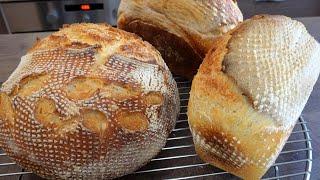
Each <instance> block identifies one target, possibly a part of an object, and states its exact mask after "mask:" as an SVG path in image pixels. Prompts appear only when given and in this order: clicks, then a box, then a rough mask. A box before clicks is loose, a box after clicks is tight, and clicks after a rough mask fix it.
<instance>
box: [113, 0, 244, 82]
mask: <svg viewBox="0 0 320 180" xmlns="http://www.w3.org/2000/svg"><path fill="white" fill-rule="evenodd" d="M242 20H243V16H242V13H241V11H240V9H239V8H238V6H237V3H236V1H234V0H159V1H154V0H122V1H121V3H120V6H119V11H118V27H119V28H121V29H125V30H126V31H130V32H134V33H136V34H138V35H139V36H141V37H142V38H143V39H144V40H147V41H148V42H150V43H151V44H152V45H153V46H155V47H156V48H157V49H158V50H159V51H160V53H161V54H162V57H163V58H164V60H165V61H166V63H167V64H168V66H169V68H170V70H171V71H172V72H173V73H176V74H179V75H183V76H187V77H190V78H192V77H193V75H194V74H195V73H196V71H197V69H198V68H199V65H200V64H201V62H202V60H203V58H204V56H205V54H206V53H207V51H208V50H209V49H210V47H211V45H212V43H213V39H214V38H215V37H217V36H220V35H222V34H223V33H226V32H228V31H229V30H230V29H232V28H234V27H235V26H236V25H237V24H238V23H239V22H242Z"/></svg>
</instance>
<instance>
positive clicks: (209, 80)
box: [188, 15, 320, 179]
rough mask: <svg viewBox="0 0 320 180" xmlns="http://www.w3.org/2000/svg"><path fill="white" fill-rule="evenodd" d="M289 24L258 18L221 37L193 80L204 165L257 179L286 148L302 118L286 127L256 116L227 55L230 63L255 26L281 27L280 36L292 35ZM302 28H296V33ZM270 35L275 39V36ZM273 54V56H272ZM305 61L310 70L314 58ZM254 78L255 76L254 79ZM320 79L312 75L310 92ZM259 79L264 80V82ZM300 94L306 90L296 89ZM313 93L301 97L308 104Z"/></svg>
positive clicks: (193, 122)
mask: <svg viewBox="0 0 320 180" xmlns="http://www.w3.org/2000/svg"><path fill="white" fill-rule="evenodd" d="M260 20H263V21H260ZM265 20H266V21H265ZM286 22H288V23H292V20H290V19H288V18H286V17H283V16H268V15H259V16H255V17H253V18H252V19H250V20H247V21H245V22H243V23H242V24H240V25H239V26H238V27H236V28H235V29H234V30H232V31H229V32H228V33H226V34H225V35H223V36H221V37H219V38H217V39H216V40H215V41H214V42H213V45H212V49H211V50H210V51H209V52H208V54H207V55H206V57H205V59H204V61H203V63H202V64H201V66H200V68H199V71H198V73H197V75H196V76H195V77H194V79H193V81H192V88H191V92H190V100H189V104H188V121H189V125H190V129H191V132H192V134H193V140H194V143H195V148H196V151H197V153H198V154H199V156H200V157H201V159H203V160H204V161H206V162H209V163H210V164H212V165H214V166H217V167H219V168H221V169H224V170H226V171H228V172H230V173H232V174H234V175H237V176H239V177H241V178H244V179H259V178H261V177H262V176H263V175H264V173H265V172H266V171H267V170H268V168H269V167H270V166H271V165H272V163H274V161H275V159H276V158H277V156H278V154H279V153H280V151H281V149H282V148H283V146H284V144H285V142H286V140H287V138H288V137H289V135H290V132H291V131H292V129H293V126H294V122H295V121H296V119H297V118H298V117H295V118H292V119H290V122H286V124H285V126H283V125H282V124H280V123H279V122H278V121H276V120H275V118H274V117H272V116H271V115H269V114H267V113H263V112H261V111H258V110H257V109H256V108H255V107H254V103H255V99H254V98H255V97H252V96H249V95H248V94H246V93H244V91H243V89H241V87H240V86H239V79H241V78H242V79H244V78H245V77H239V78H238V77H234V76H231V75H230V74H228V70H229V69H228V68H229V67H228V64H227V62H226V61H230V59H227V56H228V55H229V56H228V58H230V56H231V55H230V54H232V52H231V49H230V48H231V47H233V48H235V47H234V46H232V45H233V44H232V43H237V42H235V39H237V40H243V41H245V40H246V39H245V38H246V37H245V34H244V33H248V32H249V31H250V30H252V29H250V28H254V26H253V25H252V24H255V23H257V24H258V23H261V24H259V25H261V26H262V25H264V26H266V25H265V24H263V23H269V24H268V25H270V24H272V25H274V26H276V27H278V28H279V27H282V28H283V29H284V31H281V33H285V32H287V31H288V29H286V27H287V26H285V25H286ZM293 23H294V22H293ZM290 27H291V26H290ZM300 27H301V26H300V25H298V28H300ZM277 33H279V34H281V33H280V32H277ZM254 35H256V34H254ZM270 36H271V37H272V38H274V34H273V35H270ZM305 37H306V38H309V37H310V36H309V35H308V34H306V35H304V37H302V38H301V39H303V38H305ZM251 40H252V39H251ZM254 40H256V41H257V42H261V41H262V42H264V43H265V44H266V46H267V45H269V44H268V42H265V39H259V36H258V35H257V36H256V39H254ZM240 42H242V41H240ZM305 42H308V41H305ZM310 42H311V43H313V46H312V47H313V48H314V49H313V53H318V54H320V46H319V45H315V44H316V42H315V41H313V40H310ZM280 43H281V42H280ZM262 44H263V43H262ZM265 44H263V45H265ZM237 45H238V46H236V47H238V48H242V47H241V46H242V45H243V46H246V47H251V46H250V45H252V44H249V45H248V44H245V43H242V44H240V43H238V44H237ZM240 50H242V51H240V53H238V54H236V55H234V54H233V55H234V56H237V55H239V54H241V53H243V54H244V56H241V57H246V56H245V55H246V54H245V53H247V52H248V51H246V49H244V48H243V49H240ZM260 50H261V49H260ZM250 53H252V52H250ZM261 53H262V52H261ZM269 53H270V52H269ZM264 55H266V54H264ZM272 55H273V54H271V55H270V56H271V57H274V56H272ZM232 57H233V56H232ZM312 57H314V55H313V56H312ZM279 59H280V58H279ZM306 59H309V60H310V61H309V62H307V63H305V64H306V67H304V68H310V66H309V65H310V64H311V63H310V62H312V59H311V58H310V57H309V56H308V57H306ZM250 60H252V59H245V58H244V59H240V60H239V61H244V62H245V61H250ZM272 60H273V59H272ZM281 60H282V59H281ZM270 61H271V60H270ZM317 62H318V61H317ZM236 63H239V64H241V63H243V62H236ZM280 63H281V62H279V64H280ZM286 63H288V62H286ZM276 67H278V66H276ZM281 67H285V66H281ZM266 68H270V67H266ZM248 69H249V70H250V67H247V69H244V70H243V69H236V71H246V70H247V71H248ZM301 69H302V68H301ZM301 69H297V72H296V73H299V71H302V70H301ZM272 70H274V69H272ZM310 70H311V71H312V72H314V74H319V68H318V69H315V68H310ZM269 71H271V70H269ZM247 75H249V74H247ZM254 75H255V74H254V73H253V74H252V76H254ZM316 77H317V76H312V79H313V80H312V81H313V82H310V84H311V85H309V86H311V87H312V85H313V84H314V83H315V81H316ZM261 78H262V79H263V77H261ZM250 83H252V82H249V84H250ZM299 83H301V82H299ZM251 85H252V84H251ZM253 86H254V85H253ZM311 89H312V88H311ZM297 91H298V92H300V91H303V90H302V89H298V90H297ZM267 92H269V91H267ZM269 93H270V92H269ZM310 93H311V90H308V92H306V93H302V94H303V98H304V99H307V98H308V94H310ZM297 94H299V93H297ZM280 98H281V97H280ZM284 98H287V97H284ZM291 104H295V102H294V103H293V102H291ZM302 108H303V106H301V107H299V109H300V112H301V111H302Z"/></svg>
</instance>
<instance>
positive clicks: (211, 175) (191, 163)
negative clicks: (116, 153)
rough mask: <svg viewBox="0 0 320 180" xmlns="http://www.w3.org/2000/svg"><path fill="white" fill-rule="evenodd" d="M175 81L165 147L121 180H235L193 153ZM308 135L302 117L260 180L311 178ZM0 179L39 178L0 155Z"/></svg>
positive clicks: (183, 95)
mask: <svg viewBox="0 0 320 180" xmlns="http://www.w3.org/2000/svg"><path fill="white" fill-rule="evenodd" d="M175 79H176V81H177V84H178V88H179V94H180V99H181V110H180V115H179V119H178V120H177V125H176V127H175V129H174V130H173V132H172V133H171V135H170V136H169V138H168V141H167V144H166V146H165V147H164V148H162V151H161V152H160V153H159V155H158V156H157V157H155V158H154V159H152V160H151V162H150V163H148V164H147V165H146V166H144V167H142V168H141V169H139V170H138V171H136V172H134V173H133V174H130V175H127V176H125V177H122V178H120V179H130V180H131V179H177V180H179V179H238V178H237V177H235V176H233V175H231V174H229V173H227V172H225V171H223V170H221V169H218V168H216V167H213V166H211V165H209V164H208V163H205V162H203V161H201V160H200V158H199V157H198V156H197V154H196V153H195V151H194V145H193V142H192V136H191V133H190V131H189V126H188V120H187V115H186V112H187V104H188V99H189V91H190V86H191V82H190V81H188V80H186V79H184V78H182V77H175ZM309 132H310V130H309V129H308V127H307V122H306V121H305V120H304V118H303V117H302V116H301V117H300V118H299V119H298V121H297V123H296V125H295V128H294V130H293V132H292V134H291V136H290V137H289V139H288V141H287V143H286V145H285V147H284V149H283V150H282V152H281V153H280V155H279V157H278V159H277V160H276V162H275V164H274V165H273V166H272V167H271V168H270V169H269V170H268V172H267V173H266V175H265V176H264V177H263V179H265V180H274V179H276V180H278V179H288V178H290V179H304V180H309V179H310V174H311V167H312V146H311V138H310V135H309ZM0 179H22V180H29V179H32V180H36V179H41V178H39V177H37V176H35V175H34V174H32V173H31V172H24V171H23V169H21V168H19V167H18V166H17V165H16V164H15V163H14V162H12V161H10V159H9V158H8V157H7V156H6V154H5V153H0Z"/></svg>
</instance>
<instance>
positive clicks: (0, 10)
mask: <svg viewBox="0 0 320 180" xmlns="http://www.w3.org/2000/svg"><path fill="white" fill-rule="evenodd" d="M0 12H1V16H2V18H3V21H4V24H5V25H6V29H7V31H8V33H9V34H11V29H10V28H9V23H8V21H7V18H6V15H5V14H4V11H3V9H2V4H0Z"/></svg>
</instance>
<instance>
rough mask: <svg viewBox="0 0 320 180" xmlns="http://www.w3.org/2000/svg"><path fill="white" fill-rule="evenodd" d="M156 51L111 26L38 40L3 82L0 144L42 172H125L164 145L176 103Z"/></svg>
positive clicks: (68, 30)
mask: <svg viewBox="0 0 320 180" xmlns="http://www.w3.org/2000/svg"><path fill="white" fill-rule="evenodd" d="M178 98H179V97H178V91H177V87H176V83H175V81H174V80H173V78H172V75H171V73H170V72H169V70H168V68H167V66H166V65H165V63H164V62H163V60H162V58H161V56H160V55H159V53H158V51H156V50H155V49H154V48H153V47H152V46H151V45H149V44H148V43H145V42H143V41H142V40H140V39H139V38H138V37H136V36H135V35H133V34H130V33H126V32H124V31H121V30H117V29H115V28H112V27H109V26H107V25H95V24H74V25H70V26H66V27H64V28H63V29H61V30H60V31H59V32H56V33H53V34H52V35H51V36H49V37H47V38H45V39H43V40H39V41H38V42H37V43H36V44H35V45H34V47H33V48H32V49H31V50H30V51H29V52H28V54H26V55H25V56H23V57H22V59H21V63H20V64H19V66H18V67H17V69H16V70H15V71H14V72H13V73H12V75H11V76H10V77H9V79H8V80H7V81H6V82H5V83H4V84H3V86H2V87H1V89H0V105H1V106H0V144H1V146H2V148H3V149H4V150H5V151H6V152H7V153H8V155H9V156H10V157H12V158H14V160H15V161H16V162H17V163H18V164H19V165H21V166H22V167H25V168H26V169H27V170H31V171H33V172H35V173H36V174H38V175H40V176H42V177H45V178H49V179H52V178H54V179H55V178H59V179H66V178H75V179H82V178H83V179H88V178H93V179H105V178H115V177H118V176H122V175H125V174H128V173H130V172H132V171H134V170H136V169H137V168H139V167H141V166H142V165H144V164H145V163H147V162H148V161H149V160H150V159H151V158H152V157H153V156H155V155H156V154H157V153H158V152H159V151H160V149H161V148H162V147H163V146H164V145H165V142H166V138H167V136H168V135H169V133H170V132H171V130H172V129H173V127H174V125H175V119H176V117H177V113H178V109H179V99H178Z"/></svg>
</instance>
